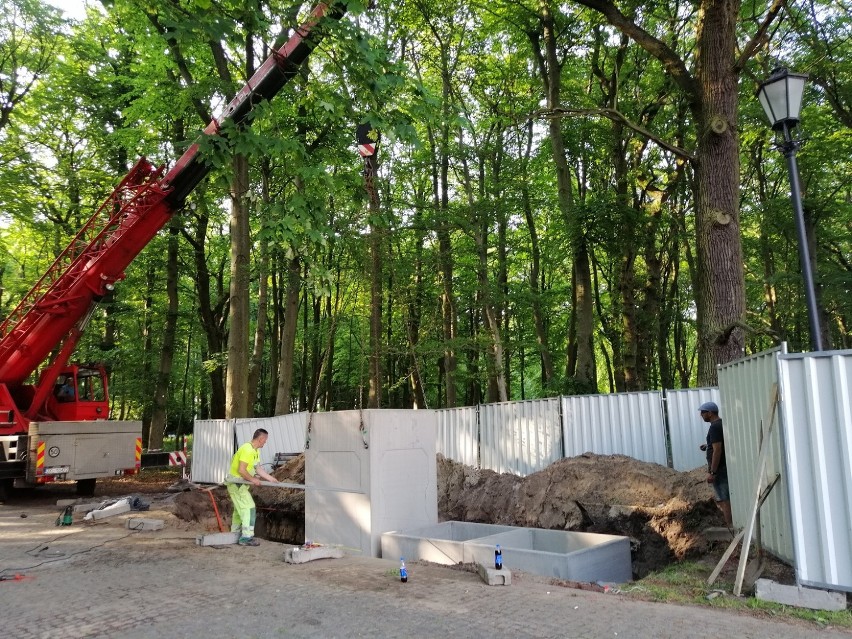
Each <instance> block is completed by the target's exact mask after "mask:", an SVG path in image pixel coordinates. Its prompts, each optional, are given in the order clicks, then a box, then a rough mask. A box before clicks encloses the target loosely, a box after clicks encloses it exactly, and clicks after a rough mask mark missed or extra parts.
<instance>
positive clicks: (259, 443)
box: [225, 428, 278, 546]
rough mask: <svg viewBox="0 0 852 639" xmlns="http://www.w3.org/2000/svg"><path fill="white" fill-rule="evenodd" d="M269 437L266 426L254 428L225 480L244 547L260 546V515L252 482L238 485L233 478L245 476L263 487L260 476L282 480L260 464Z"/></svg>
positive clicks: (234, 523) (233, 523) (234, 525)
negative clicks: (257, 532)
mask: <svg viewBox="0 0 852 639" xmlns="http://www.w3.org/2000/svg"><path fill="white" fill-rule="evenodd" d="M267 439H269V433H268V432H267V431H266V430H264V429H263V428H258V429H257V430H256V431H254V435H253V436H252V438H251V441H250V442H246V443H245V444H243V445H242V446H240V447H239V448H238V449H237V452H236V454H235V455H234V458H233V459H232V460H231V468H230V472H229V474H228V477H227V478H226V479H225V485H226V486H227V489H228V496H229V497H230V498H231V501H232V502H233V503H234V515H233V517H232V518H231V532H238V533H240V538H239V541H238V542H237V543H239V544H240V546H259V545H260V542H259V541H258V540H257V539H255V538H254V521H255V518H256V517H257V509H256V508H255V506H254V499H252V496H251V493H250V492H249V485H248V484H235V483H233V481H234V480H235V479H245V480H246V481H247V482H251V484H253V485H255V486H260V479H258V476H260V477H262V478H263V479H265V480H266V481H274V482H277V481H278V480H277V479H275V477H273V476H272V475H270V474H269V473H267V472H266V471H265V470H263V467H262V466H261V465H260V449H261V448H263V447H264V445H265V444H266V440H267Z"/></svg>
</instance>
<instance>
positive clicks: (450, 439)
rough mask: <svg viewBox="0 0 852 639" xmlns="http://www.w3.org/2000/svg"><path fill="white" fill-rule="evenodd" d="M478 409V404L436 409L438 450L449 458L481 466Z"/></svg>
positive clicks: (469, 464)
mask: <svg viewBox="0 0 852 639" xmlns="http://www.w3.org/2000/svg"><path fill="white" fill-rule="evenodd" d="M477 412H478V409H477V407H476V406H466V407H464V408H445V409H441V410H436V411H435V414H436V415H437V417H438V452H439V453H441V454H442V455H443V456H444V457H446V458H447V459H452V460H453V461H456V462H459V463H461V464H466V465H468V466H474V467H476V468H478V467H479V432H478V423H477V422H478V419H477Z"/></svg>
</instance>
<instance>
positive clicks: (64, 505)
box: [56, 499, 80, 508]
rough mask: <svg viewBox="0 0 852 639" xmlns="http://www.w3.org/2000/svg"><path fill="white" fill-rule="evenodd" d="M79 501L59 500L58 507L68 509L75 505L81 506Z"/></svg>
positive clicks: (57, 501)
mask: <svg viewBox="0 0 852 639" xmlns="http://www.w3.org/2000/svg"><path fill="white" fill-rule="evenodd" d="M79 503H80V500H79V499H57V500H56V505H57V506H58V507H59V508H67V507H68V506H73V505H74V504H79Z"/></svg>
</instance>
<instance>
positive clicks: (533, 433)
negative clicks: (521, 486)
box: [479, 398, 562, 476]
mask: <svg viewBox="0 0 852 639" xmlns="http://www.w3.org/2000/svg"><path fill="white" fill-rule="evenodd" d="M479 433H480V458H481V462H482V468H487V469H490V470H494V471H497V472H498V473H515V474H517V475H521V476H525V475H529V474H530V473H534V472H536V471H539V470H542V469H543V468H546V467H547V466H549V465H550V464H552V463H553V462H555V461H556V460H558V459H560V458H561V457H562V433H561V427H560V420H559V399H558V398H552V399H536V400H530V401H522V402H506V403H500V404H483V405H482V406H480V407H479Z"/></svg>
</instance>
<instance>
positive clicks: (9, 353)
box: [0, 1, 346, 479]
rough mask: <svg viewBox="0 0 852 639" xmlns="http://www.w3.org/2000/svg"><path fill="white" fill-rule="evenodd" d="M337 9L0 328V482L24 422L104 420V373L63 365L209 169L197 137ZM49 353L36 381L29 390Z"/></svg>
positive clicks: (102, 220)
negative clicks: (105, 298) (133, 265)
mask: <svg viewBox="0 0 852 639" xmlns="http://www.w3.org/2000/svg"><path fill="white" fill-rule="evenodd" d="M345 12H346V5H345V2H336V1H332V2H321V3H319V4H317V5H316V7H315V8H314V10H313V11H312V13H311V15H310V17H309V18H308V19H307V20H306V21H305V23H304V24H302V25H301V26H300V27H299V28H298V29H296V31H295V33H294V34H293V35H292V36H291V37H290V38H289V40H288V41H287V42H285V43H284V44H283V45H282V46H281V47H280V48H278V49H275V50H274V51H273V52H272V54H271V55H270V56H269V57H268V58H267V59H266V60H265V61H264V63H263V64H262V65H261V66H260V67H259V68H258V70H257V72H256V73H255V74H254V75H253V76H252V78H251V79H250V80H249V81H248V82H247V83H246V85H245V86H243V88H242V89H241V90H240V91H239V93H238V94H237V95H236V96H235V97H234V99H233V100H231V102H230V103H229V104H228V106H227V107H226V108H225V111H224V112H223V114H222V116H221V117H220V118H219V119H218V120H217V119H214V120H213V121H211V122H210V124H209V125H208V126H207V127H206V128H205V129H204V131H203V133H202V134H201V136H200V137H199V138H198V140H196V142H195V143H194V144H192V146H190V147H189V148H188V149H187V150H186V152H185V153H184V154H183V155H182V156H181V157H180V158H179V159H178V161H177V162H176V163H175V165H174V166H173V167H172V169H171V170H169V171H168V172H165V167H155V166H154V165H152V164H151V163H150V162H149V161H148V160H147V159H145V158H144V157H143V158H141V159H139V161H137V162H136V164H135V165H134V166H133V168H132V169H130V172H129V173H128V174H127V175H126V176H125V177H124V179H123V180H122V181H121V183H120V184H119V185H118V186H117V187H116V188H115V190H114V191H113V192H112V194H111V195H110V196H109V197H108V198H107V200H106V201H105V202H104V203H103V204H102V205H101V207H100V208H99V209H98V210H97V212H96V213H95V214H94V215H93V216H92V218H91V219H90V220H89V221H88V222H87V223H86V224H85V226H83V228H82V229H81V230H80V232H79V233H78V234H77V236H76V237H75V238H74V239H73V240H72V241H71V243H70V244H69V245H68V247H67V248H66V249H65V250H64V251H63V252H62V253H61V254H60V255H59V257H57V258H56V261H54V263H53V265H52V266H51V267H50V268H49V269H48V270H47V272H46V273H45V274H44V275H43V276H42V277H41V279H40V280H39V281H38V282H37V283H36V285H35V286H34V287H33V288H32V290H31V291H30V292H29V293H28V294H27V295H26V296H25V297H24V299H23V300H22V301H21V303H20V304H18V306H17V307H16V308H15V309H14V310H13V311H12V312H11V313H10V314H9V316H8V317H7V318H6V319H5V320H4V321H3V323H2V324H0V444H2V445H0V479H4V478H9V477H10V476H12V477H17V476H18V474H17V472H18V471H9V470H8V469H7V470H6V471H5V472H4V467H3V462H13V461H20V460H21V458H22V457H23V456H22V455H20V454H17V455H16V454H15V450H16V449H17V450H18V451H20V450H24V448H22V447H21V442H20V441H17V442H16V441H15V438H16V437H25V436H27V434H28V429H29V426H30V423H31V422H38V421H79V420H97V419H106V417H107V415H108V413H109V403H108V387H107V379H106V375H105V372H104V370H103V368H101V367H80V366H76V365H68V361H69V359H70V357H71V354H72V352H73V351H74V348H75V346H76V344H77V342H78V341H79V339H80V336H81V335H82V333H83V331H84V329H85V327H86V324H87V322H88V320H89V318H90V317H91V315H92V312H93V311H94V309H95V306H96V305H97V303H98V302H99V301H100V300H101V299H102V298H103V296H104V295H106V293H107V292H108V291H111V290H112V289H113V287H114V286H115V283H116V282H117V281H118V280H120V279H122V278H123V277H124V270H125V269H126V268H127V266H128V265H129V264H130V263H131V262H132V261H133V259H134V258H135V257H136V256H137V255H138V254H139V252H140V251H142V249H143V248H145V246H146V245H147V244H148V243H149V242H150V241H151V240H152V239H153V238H154V236H155V235H156V234H157V232H158V231H159V230H160V229H161V228H163V226H164V225H165V224H166V223H167V222H168V221H169V219H170V218H171V216H172V215H173V214H174V212H175V211H176V210H178V209H179V208H180V207H181V206H183V203H184V201H185V200H186V198H187V196H188V195H189V194H190V193H191V192H192V190H193V189H194V188H195V187H196V186H197V185H198V184H199V182H201V180H203V179H204V177H205V176H206V175H207V173H208V172H209V171H210V167H209V165H208V164H206V163H205V162H204V160H203V158H202V157H201V153H200V142H201V141H202V140H203V139H204V137H206V136H214V135H224V134H225V131H226V130H227V129H226V128H225V127H224V125H225V124H226V123H227V124H234V125H236V126H237V127H241V126H247V125H248V124H249V123H250V121H249V119H248V117H249V114H250V113H251V112H252V109H253V108H254V106H255V105H256V104H258V103H259V102H261V101H264V100H269V99H271V98H272V97H274V96H275V95H276V94H277V93H278V92H279V91H280V90H281V88H282V87H283V86H284V85H285V84H287V82H288V81H289V80H290V79H291V78H292V77H293V76H294V75H296V74H297V73H298V70H299V67H300V66H301V65H302V63H303V62H304V61H305V60H306V59H307V57H308V56H309V55H310V53H311V51H312V50H313V48H314V47H315V46H316V45H317V43H318V42H319V41H320V40H321V39H322V37H323V29H322V24H323V22H322V21H323V20H324V19H333V20H339V19H340V18H341V17H343V15H344V13H345ZM57 349H58V350H57ZM54 351H55V352H56V354H55V355H54V357H53V359H52V361H51V362H50V363H49V364H48V366H47V367H46V368H45V369H44V370H43V371H42V372H41V374H40V375H39V377H38V379H37V381H36V382H35V383H28V380H29V379H30V378H31V376H32V375H33V374H34V373H35V372H36V371H37V369H38V367H39V366H40V365H41V364H42V362H44V361H45V360H46V359H47V358H48V357H49V356H50V355H51V353H52V352H54ZM33 450H35V449H33ZM16 466H17V467H20V464H17V465H16ZM60 474H62V473H60ZM68 478H69V479H70V478H71V477H68Z"/></svg>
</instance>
